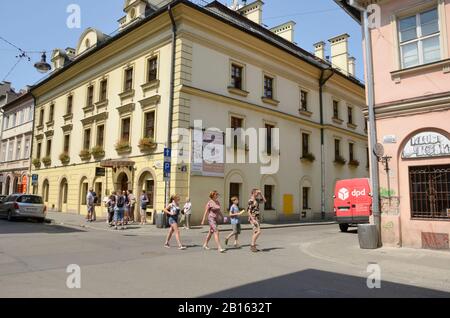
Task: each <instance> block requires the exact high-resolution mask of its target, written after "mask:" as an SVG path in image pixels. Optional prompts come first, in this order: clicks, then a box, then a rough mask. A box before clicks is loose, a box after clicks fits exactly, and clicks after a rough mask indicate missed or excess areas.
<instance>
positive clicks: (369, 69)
mask: <svg viewBox="0 0 450 318" xmlns="http://www.w3.org/2000/svg"><path fill="white" fill-rule="evenodd" d="M349 5H351V6H352V7H354V8H355V9H357V10H359V11H360V12H361V16H362V20H363V21H362V23H363V34H364V40H365V41H364V44H365V48H364V49H365V54H366V77H367V83H366V87H367V106H368V111H369V136H370V140H369V141H370V146H371V147H372V149H374V147H375V145H376V144H377V130H376V121H375V91H374V87H375V83H374V78H373V60H372V57H373V55H372V36H371V33H370V28H369V12H368V11H367V8H364V7H362V6H360V5H359V4H358V3H357V1H355V0H350V1H349ZM369 153H370V175H371V179H372V194H373V200H372V201H373V204H372V210H373V221H374V225H376V227H377V230H378V246H381V211H380V192H379V187H380V185H379V174H378V157H377V156H376V154H375V152H374V151H370V152H369Z"/></svg>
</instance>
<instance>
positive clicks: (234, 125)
mask: <svg viewBox="0 0 450 318" xmlns="http://www.w3.org/2000/svg"><path fill="white" fill-rule="evenodd" d="M230 124H231V125H230V126H231V127H230V128H231V129H233V131H234V150H235V151H236V150H237V148H238V144H239V143H240V140H239V139H240V138H239V136H238V135H239V134H238V133H237V132H236V130H237V129H240V128H243V124H244V120H243V119H242V118H239V117H231V123H230ZM238 138H239V139H238Z"/></svg>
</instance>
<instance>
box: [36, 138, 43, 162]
mask: <svg viewBox="0 0 450 318" xmlns="http://www.w3.org/2000/svg"><path fill="white" fill-rule="evenodd" d="M41 154H42V143H41V142H38V144H37V148H36V158H38V159H41Z"/></svg>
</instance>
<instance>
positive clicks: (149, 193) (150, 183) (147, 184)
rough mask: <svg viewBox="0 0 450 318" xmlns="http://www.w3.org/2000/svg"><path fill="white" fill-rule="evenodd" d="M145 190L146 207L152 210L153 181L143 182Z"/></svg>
mask: <svg viewBox="0 0 450 318" xmlns="http://www.w3.org/2000/svg"><path fill="white" fill-rule="evenodd" d="M145 189H146V193H147V197H148V204H147V207H148V208H149V209H153V208H154V202H153V197H154V193H155V180H153V179H152V180H146V181H145Z"/></svg>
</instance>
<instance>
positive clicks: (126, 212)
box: [122, 190, 130, 225]
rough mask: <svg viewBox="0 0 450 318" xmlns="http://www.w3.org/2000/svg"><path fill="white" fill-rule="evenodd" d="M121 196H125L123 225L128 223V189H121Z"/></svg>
mask: <svg viewBox="0 0 450 318" xmlns="http://www.w3.org/2000/svg"><path fill="white" fill-rule="evenodd" d="M122 196H123V197H124V198H125V206H124V222H125V225H128V221H129V220H130V201H129V200H128V190H127V191H125V190H124V191H122Z"/></svg>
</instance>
